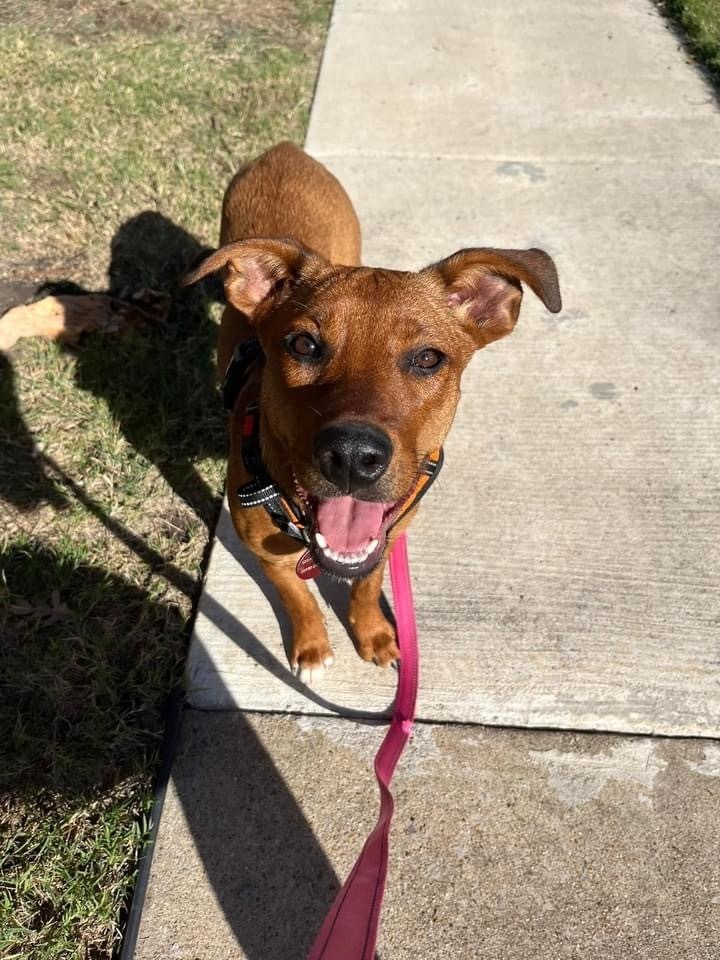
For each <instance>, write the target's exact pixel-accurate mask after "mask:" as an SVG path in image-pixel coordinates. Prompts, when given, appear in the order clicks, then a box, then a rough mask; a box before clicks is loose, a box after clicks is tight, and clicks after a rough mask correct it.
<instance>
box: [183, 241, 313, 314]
mask: <svg viewBox="0 0 720 960" xmlns="http://www.w3.org/2000/svg"><path fill="white" fill-rule="evenodd" d="M320 263H322V258H321V257H320V256H319V255H318V254H316V253H313V252H312V251H311V250H308V249H307V248H306V247H303V246H302V244H300V243H298V242H297V241H295V240H279V239H274V238H272V239H267V240H266V239H252V240H238V241H237V242H236V243H228V244H227V245H226V246H224V247H220V249H219V250H216V251H215V253H213V254H211V255H210V256H209V257H208V258H207V259H206V260H204V261H203V262H202V263H201V264H200V265H199V266H198V267H197V268H196V269H194V270H191V271H190V273H188V274H186V275H185V276H184V277H183V278H182V280H181V281H180V282H181V284H182V286H188V285H189V284H191V283H196V282H197V281H198V280H202V278H203V277H207V276H208V275H209V274H211V273H215V272H216V271H218V270H223V284H224V286H225V299H226V300H227V302H228V303H230V304H232V305H233V307H235V308H236V309H237V310H240V311H241V312H242V313H244V314H245V315H246V316H247V318H248V319H249V320H250V322H253V321H257V320H259V319H260V317H261V316H262V314H263V313H265V312H266V310H267V309H269V308H270V307H272V306H276V305H277V304H278V303H280V302H281V301H282V300H284V299H285V297H286V296H287V295H288V293H289V292H290V290H291V289H292V287H293V286H294V285H295V284H296V283H298V282H299V280H300V279H301V276H302V275H304V274H305V273H308V272H310V271H309V270H308V268H309V267H310V265H314V266H315V267H317V266H318V265H319V264H320Z"/></svg>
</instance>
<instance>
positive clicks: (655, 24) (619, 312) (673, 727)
mask: <svg viewBox="0 0 720 960" xmlns="http://www.w3.org/2000/svg"><path fill="white" fill-rule="evenodd" d="M307 146H308V149H309V150H310V152H312V153H313V154H314V155H316V156H318V157H319V158H320V159H322V160H323V161H324V162H326V163H327V164H328V165H329V166H330V167H331V168H332V169H333V171H334V172H335V173H337V174H338V176H339V177H340V178H341V180H342V181H343V183H344V184H345V186H346V187H347V189H348V191H349V193H350V195H351V196H352V198H353V200H354V201H355V203H356V205H357V208H358V212H359V214H360V219H361V222H362V225H363V232H364V238H365V261H366V262H368V263H378V264H382V265H384V266H396V267H416V266H420V265H422V264H424V263H427V262H429V261H432V260H435V259H439V258H440V257H442V256H445V255H447V254H449V253H451V252H453V251H454V250H455V249H458V248H460V247H463V246H472V245H475V246H477V245H488V246H490V245H491V246H499V247H502V246H508V247H529V246H540V247H543V248H545V249H546V250H547V251H548V252H549V253H551V254H552V255H553V256H554V257H555V259H556V262H557V265H558V270H559V273H560V279H561V284H562V287H563V296H564V302H565V310H564V312H563V313H562V314H560V315H559V316H558V317H554V316H550V315H548V314H546V313H545V312H544V311H543V310H542V308H541V307H540V306H539V305H538V304H537V302H534V301H533V298H532V295H531V294H528V296H527V298H526V301H525V305H524V307H523V313H522V315H521V318H520V322H519V324H518V328H517V330H516V331H515V332H514V333H513V335H512V337H510V338H509V339H508V340H506V341H503V342H501V343H499V344H496V345H493V346H491V347H490V348H489V349H487V350H486V351H484V352H483V353H482V354H480V355H479V356H478V357H477V358H476V359H475V360H474V362H473V363H472V364H471V367H470V369H469V371H468V373H467V375H466V379H465V381H464V397H463V401H462V404H461V408H460V411H459V415H458V419H457V422H456V426H455V427H454V429H453V433H452V435H451V439H450V442H449V443H448V446H447V450H446V453H447V466H446V469H445V472H444V474H443V476H442V478H441V480H440V481H439V482H438V484H437V485H436V487H435V488H434V489H433V491H432V493H431V494H430V495H429V496H428V498H427V500H426V502H425V503H424V505H423V509H422V511H421V515H420V518H419V521H418V522H417V523H416V524H415V525H414V527H413V529H412V534H411V562H412V567H413V576H414V586H415V593H416V600H417V607H418V616H419V626H420V634H421V647H422V656H423V680H422V690H421V697H420V715H421V717H422V718H423V719H424V720H425V721H427V724H423V725H421V727H420V729H419V732H418V736H417V737H416V738H415V740H414V742H413V743H412V744H411V746H410V749H409V755H408V757H407V760H406V761H404V763H403V765H402V769H401V771H400V773H399V778H398V790H397V799H398V813H397V820H396V826H395V832H394V841H393V842H394V850H393V859H392V863H391V875H390V883H389V888H388V900H387V904H386V908H385V914H384V926H383V934H382V937H383V939H382V943H381V947H380V952H381V956H382V957H383V958H384V960H404V958H410V957H413V958H416V960H426V958H427V960H430V958H433V960H434V958H443V960H444V958H448V960H449V958H453V960H457V958H466V957H467V958H475V957H482V958H483V960H501V958H502V960H508V958H512V960H514V958H518V960H520V958H522V960H551V958H552V960H555V958H560V957H567V958H582V960H594V958H596V957H597V958H598V960H599V958H603V960H628V958H635V957H637V958H650V957H652V958H653V960H682V958H687V960H704V958H708V960H709V958H711V957H713V958H714V957H716V956H717V953H718V943H720V874H719V871H718V858H717V856H716V850H717V848H718V839H720V837H719V836H718V834H719V833H720V827H719V826H718V817H717V809H718V799H719V795H720V752H719V751H720V747H719V746H718V743H717V742H715V740H714V739H713V738H720V670H719V667H720V597H719V589H718V588H719V584H720V538H719V537H718V531H719V530H720V522H719V521H720V497H719V496H718V494H720V484H719V482H718V476H719V472H718V453H719V452H720V451H719V447H720V399H719V394H718V386H719V385H720V384H719V380H720V330H719V325H718V319H719V318H720V289H718V285H717V280H716V278H715V277H714V274H713V271H714V270H715V264H716V263H717V254H718V250H719V249H720V216H718V211H719V210H720V161H719V160H718V157H719V156H720V152H719V148H720V112H718V109H717V104H716V102H715V99H714V96H713V94H712V92H711V91H710V89H709V88H708V87H707V86H706V85H705V83H704V82H703V80H702V79H701V77H700V76H699V74H698V73H697V71H696V70H695V69H694V68H693V67H692V66H690V65H688V63H687V62H686V60H685V57H684V55H683V53H682V50H681V49H680V48H679V46H678V42H677V40H676V38H675V37H674V36H673V34H672V33H671V32H670V31H669V30H668V28H667V26H666V24H665V22H664V21H663V20H662V19H661V18H660V17H659V16H658V14H657V11H656V8H655V7H654V5H653V4H652V3H649V2H646V0H632V2H630V0H622V2H620V0H617V2H609V3H605V4H602V5H600V4H592V3H590V2H589V0H571V2H568V3H562V4H561V3H558V2H555V0H542V2H541V0H519V2H517V3H515V4H511V5H509V4H506V3H501V2H500V0H450V2H448V3H446V4H442V5H440V4H437V3H434V2H430V0H412V2H410V0H394V2H392V3H387V2H380V0H339V2H338V3H337V4H336V7H335V11H334V15H333V22H332V27H331V30H330V35H329V39H328V44H327V49H326V54H325V58H324V62H323V67H322V72H321V77H320V81H319V85H318V90H317V95H316V99H315V103H314V107H313V112H312V119H311V126H310V131H309V134H308V141H307ZM715 272H716V271H715ZM320 587H321V590H322V591H323V597H324V599H325V600H326V601H327V603H328V605H329V606H328V615H329V621H330V625H331V632H332V633H333V636H334V638H335V639H334V643H335V647H336V653H337V662H336V665H335V666H334V667H333V669H332V671H331V672H330V674H329V675H328V678H327V680H326V681H325V682H324V683H323V685H322V686H321V687H320V688H318V689H317V690H315V691H310V690H307V689H306V688H304V687H303V686H302V685H301V684H299V683H298V682H297V681H296V680H295V679H294V678H293V677H292V676H291V674H290V673H289V671H288V669H287V665H286V662H285V658H284V651H283V640H284V638H285V636H286V630H287V624H286V623H285V621H284V619H283V615H282V611H280V610H278V608H277V603H276V602H275V600H274V597H273V595H272V594H271V593H270V592H269V590H266V589H264V588H263V586H262V585H261V584H258V583H256V582H255V580H254V570H253V563H252V560H251V558H249V557H247V556H246V555H245V554H243V552H242V550H241V549H240V548H239V547H238V545H237V543H236V541H235V538H234V537H233V535H232V533H231V530H230V527H229V524H228V519H227V514H224V515H223V517H222V518H221V521H220V525H219V528H218V535H217V540H216V543H215V545H214V548H213V555H212V558H211V564H210V569H209V574H208V580H207V584H206V589H205V592H204V594H203V597H202V599H201V602H200V612H199V616H198V620H197V625H196V632H195V636H194V639H193V645H192V649H191V654H190V659H189V665H188V685H189V698H190V704H191V706H192V707H193V709H192V710H190V711H188V712H187V714H186V716H185V723H184V729H183V735H182V743H181V751H180V756H179V758H178V762H177V764H176V767H175V773H174V777H173V783H172V789H171V792H170V796H169V798H168V803H167V806H166V810H165V813H164V815H163V822H162V825H161V829H160V837H159V841H158V849H157V852H156V857H155V861H154V866H153V874H152V878H151V884H150V890H149V893H148V899H147V903H146V908H145V913H144V918H143V924H142V928H141V932H140V942H139V945H138V949H137V953H136V957H137V960H151V958H152V960H159V958H160V957H163V958H165V957H173V958H180V960H190V958H193V960H210V958H213V960H217V958H225V957H227V958H238V960H240V958H243V957H245V958H248V960H303V957H304V956H305V953H306V950H307V947H308V945H309V943H310V942H311V940H312V936H313V934H314V932H315V930H316V929H317V926H318V925H319V923H320V921H321V919H322V916H323V915H324V912H325V910H326V908H327V906H328V905H329V903H330V901H331V899H332V891H333V890H334V889H335V888H336V886H337V882H338V879H344V877H345V875H346V873H347V871H348V869H349V867H350V865H351V863H352V861H353V860H354V857H355V856H356V854H357V852H358V850H359V846H360V844H361V842H362V839H363V838H364V836H365V835H366V833H367V830H368V829H369V827H370V826H371V823H372V821H373V819H374V814H375V809H376V798H375V792H374V786H373V780H372V775H371V761H372V755H373V752H374V749H375V746H376V743H377V740H378V738H379V736H380V730H379V729H378V728H377V727H368V726H367V725H358V724H357V723H356V722H354V721H353V720H351V719H348V716H356V717H357V715H360V714H362V715H366V716H367V715H372V714H375V715H376V716H377V714H378V713H382V712H386V711H387V709H388V707H389V704H390V702H391V700H392V694H393V682H394V675H393V674H392V673H391V672H389V671H387V672H383V671H379V670H376V669H375V668H371V667H369V666H367V665H365V664H362V663H360V661H359V660H358V659H357V657H356V656H355V654H354V651H353V650H352V647H351V644H350V642H349V640H348V639H347V638H346V637H345V636H344V634H343V628H342V622H343V616H344V613H343V611H344V605H345V603H346V597H345V596H344V595H343V594H342V592H340V593H338V592H337V591H335V590H334V589H330V588H328V587H327V586H326V585H323V584H321V585H320ZM223 708H231V709H234V710H235V712H228V713H217V714H208V713H203V712H202V711H204V710H208V709H210V710H212V709H223ZM237 708H240V709H241V710H243V711H245V712H244V713H238V712H237ZM263 712H265V713H278V712H279V713H282V712H288V713H294V714H328V713H331V714H345V715H346V716H345V717H344V718H343V719H331V718H329V717H327V716H299V717H298V716H293V717H290V716H286V717H282V716H268V715H261V713H263ZM449 721H450V722H451V723H450V724H449V725H448V722H449ZM454 724H458V725H454ZM467 724H486V725H487V724H491V725H494V726H500V727H501V726H506V727H525V728H528V727H544V728H552V730H555V731H562V730H566V731H568V730H571V731H581V730H584V731H596V730H600V731H614V732H615V734H616V735H615V736H608V735H600V734H593V733H591V732H587V733H584V734H581V733H562V732H550V730H546V731H544V732H538V731H530V730H514V731H511V730H501V729H498V730H491V729H488V728H479V727H472V726H468V725H467ZM639 734H642V735H646V734H655V735H658V734H664V735H666V736H667V737H669V738H672V739H657V738H652V737H647V736H638V735H639ZM689 738H703V739H689Z"/></svg>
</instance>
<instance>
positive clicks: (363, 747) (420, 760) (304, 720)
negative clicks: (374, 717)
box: [294, 715, 443, 775]
mask: <svg viewBox="0 0 720 960" xmlns="http://www.w3.org/2000/svg"><path fill="white" fill-rule="evenodd" d="M329 720H330V718H329V717H315V716H311V715H301V716H297V717H295V718H294V722H295V723H296V724H297V727H298V729H299V730H300V732H301V734H304V735H305V736H316V735H320V736H322V737H323V738H325V739H326V740H330V741H331V743H333V745H335V746H336V747H340V748H341V749H343V750H347V751H349V752H350V753H353V754H355V755H357V756H361V757H362V758H364V759H366V760H367V763H368V764H370V763H372V761H373V758H374V756H375V753H376V751H377V749H378V747H379V746H380V743H381V741H382V738H383V736H384V735H385V731H386V730H387V728H388V727H387V724H385V723H372V724H362V723H354V722H352V721H350V720H348V721H346V722H345V723H342V724H336V723H332V722H328V721H329ZM442 759H443V752H442V751H441V750H440V749H439V747H438V745H437V742H436V740H435V731H434V728H433V727H431V726H430V725H429V724H424V723H416V724H415V727H414V729H413V733H412V737H411V739H410V743H409V745H408V747H407V749H406V751H405V754H404V755H403V758H402V769H403V771H404V773H406V774H411V775H414V774H417V773H419V772H421V771H424V770H425V768H426V767H427V766H428V764H432V763H435V762H438V761H441V760H442Z"/></svg>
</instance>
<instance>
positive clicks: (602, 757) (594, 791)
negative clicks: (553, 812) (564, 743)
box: [529, 738, 667, 807]
mask: <svg viewBox="0 0 720 960" xmlns="http://www.w3.org/2000/svg"><path fill="white" fill-rule="evenodd" d="M529 756H530V758H531V760H532V761H533V762H534V763H536V764H538V765H540V766H543V767H545V769H546V770H547V776H548V786H549V787H550V788H551V789H552V790H553V791H554V793H555V794H556V796H557V797H558V799H559V800H560V801H561V802H562V803H563V804H564V805H565V806H568V807H578V806H580V805H581V804H584V803H588V802H589V801H591V800H595V799H596V798H597V797H599V796H600V794H601V793H602V791H603V789H604V788H605V787H606V786H607V785H608V784H610V783H620V784H628V785H630V786H631V787H634V788H635V797H636V799H637V800H638V801H639V802H640V803H643V804H652V794H653V787H654V783H655V778H656V777H657V775H658V774H659V773H662V771H663V770H664V769H665V768H666V767H667V761H665V760H663V759H662V758H661V757H659V756H657V754H656V750H655V744H654V743H653V741H652V740H646V739H643V738H638V739H635V740H628V741H624V742H620V743H617V744H615V745H613V746H612V747H610V749H609V750H608V751H607V753H601V754H593V755H589V754H586V753H577V752H572V753H568V752H564V751H562V750H542V751H539V750H530V751H529Z"/></svg>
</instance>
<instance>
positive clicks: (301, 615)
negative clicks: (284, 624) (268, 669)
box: [261, 560, 333, 683]
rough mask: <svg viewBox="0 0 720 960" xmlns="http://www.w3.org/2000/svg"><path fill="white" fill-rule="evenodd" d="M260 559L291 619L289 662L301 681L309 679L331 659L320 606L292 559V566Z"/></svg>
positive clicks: (319, 675) (318, 674) (330, 650)
mask: <svg viewBox="0 0 720 960" xmlns="http://www.w3.org/2000/svg"><path fill="white" fill-rule="evenodd" d="M261 562H262V566H263V570H264V571H265V573H266V575H267V577H268V579H269V580H271V581H272V582H273V583H274V584H275V587H276V589H277V592H278V593H279V594H280V599H281V600H282V602H283V606H284V607H285V609H286V610H287V612H288V616H289V617H290V622H291V623H292V631H293V635H292V646H291V648H290V655H289V660H290V666H291V667H292V668H293V670H294V671H297V673H298V676H299V677H300V679H301V680H302V681H304V682H305V683H312V682H313V681H314V680H318V679H319V678H320V677H321V676H322V674H323V673H324V671H325V668H326V667H329V666H330V665H331V664H332V662H333V651H332V647H331V646H330V641H329V640H328V635H327V630H326V629H325V621H324V619H323V615H322V613H321V612H320V607H318V605H317V601H316V600H315V597H314V596H313V595H312V594H311V593H310V591H309V590H308V588H307V585H306V584H305V583H303V581H302V580H300V579H298V576H297V574H296V573H295V564H294V562H293V566H292V567H286V566H282V565H280V564H277V563H269V562H268V561H264V560H263V561H261Z"/></svg>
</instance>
